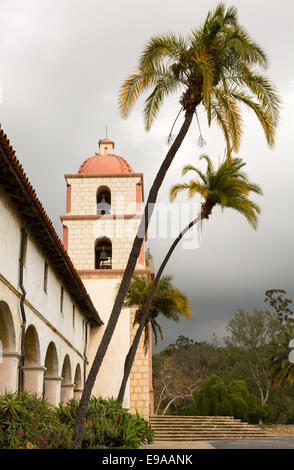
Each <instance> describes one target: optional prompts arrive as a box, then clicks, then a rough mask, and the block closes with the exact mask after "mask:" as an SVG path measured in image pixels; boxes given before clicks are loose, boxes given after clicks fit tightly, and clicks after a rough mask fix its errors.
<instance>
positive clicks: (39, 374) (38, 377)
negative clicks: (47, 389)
mask: <svg viewBox="0 0 294 470" xmlns="http://www.w3.org/2000/svg"><path fill="white" fill-rule="evenodd" d="M22 370H23V384H24V385H23V388H24V390H27V391H28V392H32V393H36V394H37V395H38V396H40V397H41V396H42V395H43V379H44V372H45V370H46V368H45V367H43V366H39V365H38V366H24V367H23V368H22Z"/></svg>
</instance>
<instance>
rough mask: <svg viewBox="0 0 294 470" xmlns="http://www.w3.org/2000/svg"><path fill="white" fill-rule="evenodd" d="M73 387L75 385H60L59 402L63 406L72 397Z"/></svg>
mask: <svg viewBox="0 0 294 470" xmlns="http://www.w3.org/2000/svg"><path fill="white" fill-rule="evenodd" d="M74 386H75V384H62V383H61V393H60V401H61V403H63V405H66V404H67V402H68V401H69V400H71V399H72V398H73V397H74Z"/></svg>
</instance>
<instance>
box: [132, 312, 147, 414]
mask: <svg viewBox="0 0 294 470" xmlns="http://www.w3.org/2000/svg"><path fill="white" fill-rule="evenodd" d="M134 315H135V310H132V311H131V315H130V316H131V335H130V336H131V342H132V341H133V338H134V336H135V333H136V329H137V328H138V326H137V325H136V326H135V327H133V319H134ZM149 392H150V387H149V355H148V352H147V354H145V350H144V333H143V334H142V336H141V339H140V342H139V345H138V349H137V353H136V356H135V359H134V362H133V366H132V369H131V373H130V413H132V414H135V413H136V410H138V412H139V414H140V415H141V416H142V417H143V418H145V419H146V420H147V421H148V420H149V413H150V394H149Z"/></svg>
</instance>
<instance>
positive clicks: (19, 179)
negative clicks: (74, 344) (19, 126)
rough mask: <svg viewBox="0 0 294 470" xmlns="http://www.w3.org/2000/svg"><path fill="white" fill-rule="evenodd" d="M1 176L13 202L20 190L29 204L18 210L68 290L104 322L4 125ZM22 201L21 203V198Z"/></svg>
mask: <svg viewBox="0 0 294 470" xmlns="http://www.w3.org/2000/svg"><path fill="white" fill-rule="evenodd" d="M1 156H2V160H4V164H2V165H1ZM0 177H1V180H0V183H1V184H2V185H3V186H4V188H5V189H6V191H7V192H8V193H9V196H10V197H11V199H12V200H13V201H14V202H15V201H16V199H15V198H16V197H18V199H21V198H19V196H17V192H19V194H20V195H21V196H22V197H23V203H25V205H27V204H29V208H30V210H29V211H26V212H24V211H23V212H22V211H21V209H19V210H20V211H21V212H22V216H23V218H25V219H30V220H31V221H34V225H35V227H37V230H36V231H35V232H34V231H33V228H32V229H31V230H32V232H33V234H34V235H35V237H37V241H38V244H42V241H43V242H44V243H43V249H44V250H47V254H48V253H49V255H48V257H49V256H50V258H51V263H52V265H53V266H54V268H55V270H56V271H57V272H58V274H59V277H60V279H61V281H62V283H63V285H64V286H65V287H66V288H67V289H68V290H69V292H70V293H71V296H72V298H73V299H74V300H75V302H76V303H77V305H78V306H79V308H80V309H81V311H82V312H83V313H84V314H85V315H86V316H87V317H88V319H89V320H90V321H92V322H94V323H96V324H99V325H102V324H103V322H102V320H101V318H100V317H99V314H98V312H97V311H96V309H95V307H94V305H93V303H92V300H91V298H90V296H89V294H88V293H87V291H86V288H85V286H84V284H83V281H82V280H81V278H80V276H79V275H78V273H77V271H76V270H75V268H74V266H73V263H72V261H71V259H70V257H69V256H68V254H67V252H66V250H65V248H64V246H63V244H62V242H61V240H60V238H59V237H58V235H57V233H56V231H55V228H54V226H53V224H52V222H51V220H50V219H49V217H48V215H47V214H46V212H45V210H44V208H43V206H42V204H41V202H40V201H39V199H38V198H37V195H36V192H35V190H34V188H33V187H32V185H31V184H30V182H29V180H28V177H27V176H26V174H25V172H24V170H23V167H22V165H21V164H20V162H19V160H18V159H17V157H16V156H15V151H14V149H13V148H12V146H11V145H10V142H9V140H8V138H7V136H6V135H5V133H4V132H3V130H2V129H1V128H0ZM11 184H13V192H11V186H10V185H11ZM9 188H10V190H9ZM19 204H21V201H20V202H19ZM45 240H46V243H45Z"/></svg>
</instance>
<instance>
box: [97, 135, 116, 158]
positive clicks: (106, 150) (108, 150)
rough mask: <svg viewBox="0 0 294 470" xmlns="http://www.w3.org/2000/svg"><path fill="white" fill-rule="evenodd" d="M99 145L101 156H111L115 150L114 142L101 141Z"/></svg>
mask: <svg viewBox="0 0 294 470" xmlns="http://www.w3.org/2000/svg"><path fill="white" fill-rule="evenodd" d="M98 144H99V154H100V155H111V154H112V153H113V149H114V142H113V140H109V139H107V138H106V139H101V140H99V142H98Z"/></svg>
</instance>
